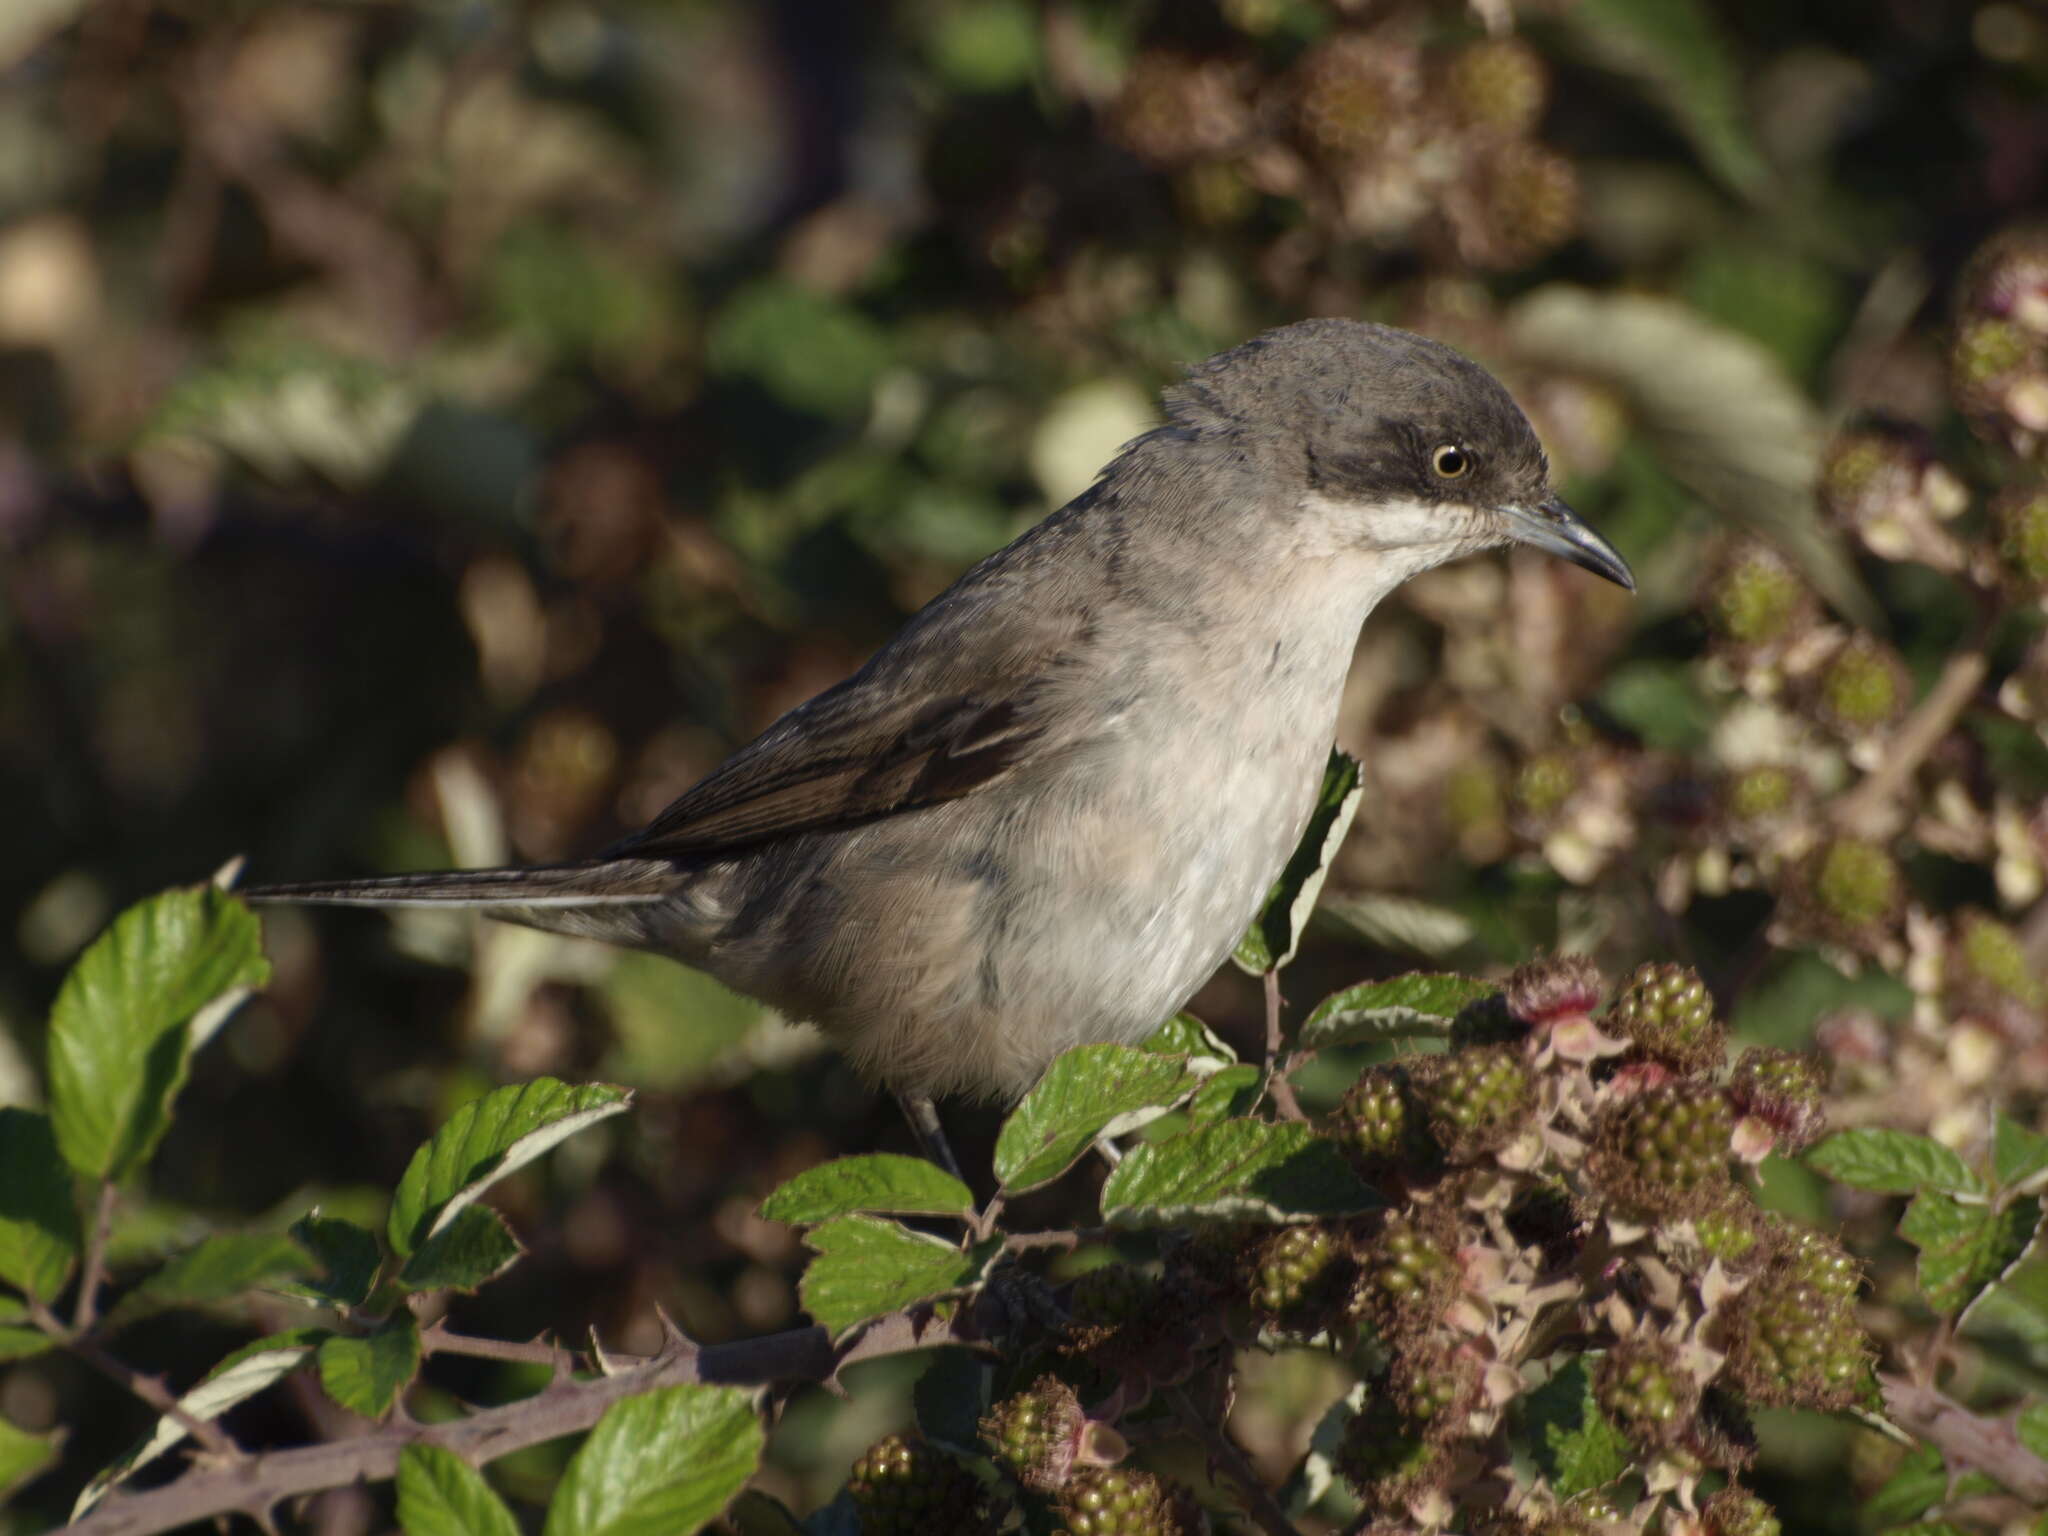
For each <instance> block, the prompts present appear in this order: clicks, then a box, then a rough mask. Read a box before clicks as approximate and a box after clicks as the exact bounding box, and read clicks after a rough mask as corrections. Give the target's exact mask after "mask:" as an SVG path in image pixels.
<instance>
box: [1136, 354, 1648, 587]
mask: <svg viewBox="0 0 2048 1536" xmlns="http://www.w3.org/2000/svg"><path fill="white" fill-rule="evenodd" d="M1167 409H1168V414H1169V417H1170V419H1171V420H1172V421H1173V422H1174V423H1175V424H1176V426H1178V427H1180V428H1182V429H1184V430H1191V431H1193V432H1194V433H1196V434H1198V435H1200V436H1203V437H1205V438H1208V439H1210V440H1212V441H1215V440H1219V439H1220V440H1223V441H1227V442H1230V443H1231V444H1232V451H1233V452H1237V453H1242V454H1245V455H1247V456H1249V457H1250V458H1252V459H1254V460H1256V461H1257V462H1258V464H1259V466H1260V469H1261V471H1262V472H1263V473H1264V474H1265V475H1267V476H1269V477H1276V478H1278V480H1279V481H1280V483H1281V485H1282V486H1284V487H1285V488H1286V490H1287V491H1289V492H1290V493H1292V494H1293V495H1294V497H1295V500H1294V501H1293V503H1292V505H1294V506H1295V507H1297V508H1298V509H1300V510H1301V511H1302V512H1304V513H1306V514H1307V516H1308V518H1309V519H1310V520H1311V521H1312V522H1313V523H1314V524H1315V526H1316V527H1317V528H1318V529H1319V530H1321V531H1322V533H1323V534H1324V535H1325V536H1326V537H1327V538H1328V539H1329V541H1330V545H1331V547H1333V548H1343V547H1349V548H1358V547H1364V548H1368V549H1374V550H1379V551H1383V552H1385V553H1387V554H1388V555H1389V556H1391V557H1393V558H1394V559H1395V560H1396V562H1397V563H1399V564H1400V565H1402V566H1404V567H1408V568H1410V573H1412V571H1420V570H1425V569H1427V568H1429V567H1430V566H1432V565H1437V564H1440V563H1441V562H1443V561H1445V560H1448V559H1452V558H1454V557H1455V556H1458V555H1461V554H1468V553H1471V552H1473V551H1475V550H1480V549H1490V548H1497V547H1499V546H1501V545H1506V544H1526V545H1528V546H1530V547H1531V548H1533V549H1540V550H1543V551H1545V552H1546V553H1548V554H1553V555H1557V556H1559V557H1561V558H1563V559H1565V560H1569V561H1571V562H1572V564H1574V565H1578V566H1583V567H1584V568H1585V569H1586V570H1589V571H1592V572H1593V573H1594V574H1595V575H1598V576H1604V577H1605V578H1607V580H1609V581H1612V582H1615V583H1617V584H1619V585H1620V586H1623V587H1626V588H1628V589H1630V590H1631V591H1633V590H1634V589H1635V576H1634V573H1632V572H1631V571H1630V570H1629V567H1628V562H1627V561H1626V560H1624V559H1622V557H1621V555H1620V553H1619V552H1618V551H1617V550H1616V549H1615V548H1614V546H1613V545H1612V544H1609V543H1608V542H1607V540H1605V539H1604V538H1602V537H1601V536H1600V535H1599V534H1598V533H1596V532H1594V531H1593V529H1592V528H1590V527H1588V526H1587V525H1586V524H1585V523H1584V522H1583V521H1581V520H1580V518H1579V517H1578V515H1577V514H1576V513H1575V512H1573V511H1572V509H1571V508H1570V507H1568V506H1566V505H1565V503H1564V501H1563V500H1562V499H1561V498H1560V497H1559V496H1558V495H1557V493H1556V492H1555V491H1554V490H1552V489H1551V486H1550V466H1549V463H1548V461H1547V460H1546V459H1545V458H1544V454H1543V448H1542V445H1541V444H1540V443H1538V442H1537V440H1536V434H1535V432H1534V431H1533V430H1532V429H1531V428H1530V426H1529V420H1528V418H1527V417H1526V416H1524V415H1523V414H1522V411H1521V408H1520V407H1519V406H1517V405H1516V404H1515V402H1514V399H1513V397H1512V396H1510V395H1509V394H1508V392H1507V390H1506V389H1504V388H1503V387H1502V386H1501V383H1500V381H1499V380H1498V379H1496V378H1494V376H1493V375H1492V374H1490V373H1488V372H1487V371H1486V370H1485V369H1484V368H1482V367H1480V366H1479V365H1478V364H1477V363H1475V362H1473V361H1472V360H1471V359H1469V358H1467V357H1465V356H1463V355H1462V354H1460V353H1458V352H1456V351H1453V350H1452V349H1451V348H1449V347H1447V346H1445V345H1444V344H1443V343H1441V342H1437V341H1432V340H1430V339H1429V338H1428V337H1426V336H1418V335H1416V334H1415V333H1414V332H1412V331H1402V330H1396V329H1395V328H1393V327H1391V326H1384V325H1371V324H1367V323H1364V322H1361V321H1356V320H1306V321H1302V322H1300V323H1299V324H1296V325H1289V326H1283V327H1281V328H1280V329H1278V330H1274V331H1268V332H1266V333H1265V334H1264V335H1262V336H1259V337H1256V338H1254V339H1253V340H1251V341H1248V342H1246V343H1245V344H1244V345H1243V346H1240V347H1236V348H1234V349H1232V350H1231V351H1228V352H1224V353H1220V354H1219V355H1217V356H1216V357H1213V358H1211V359H1209V361H1207V362H1206V363H1202V364H1200V365H1199V366H1197V367H1196V368H1195V369H1194V370H1192V371H1191V372H1190V374H1189V375H1188V378H1187V381H1186V382H1185V383H1184V384H1182V385H1181V386H1179V387H1178V388H1177V389H1174V390H1170V391H1169V392H1168V394H1167Z"/></svg>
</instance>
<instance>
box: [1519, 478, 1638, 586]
mask: <svg viewBox="0 0 2048 1536" xmlns="http://www.w3.org/2000/svg"><path fill="white" fill-rule="evenodd" d="M1500 510H1501V516H1502V517H1503V518H1504V519H1505V520H1506V523H1507V535H1508V537H1509V538H1511V539H1513V540H1514V541H1515V542H1516V543H1517V544H1526V545H1528V546H1529V547H1530V548H1531V549H1540V550H1542V551H1543V552H1544V553H1545V554H1550V555H1556V556H1558V557H1559V558H1560V559H1564V560H1569V561H1571V563H1572V564H1573V565H1576V566H1581V567H1583V568H1584V569H1586V570H1589V571H1591V572H1592V573H1593V574H1594V575H1595V576H1605V577H1606V578H1607V579H1608V580H1609V581H1611V582H1613V583H1614V584H1615V585H1616V586H1618V587H1626V588H1627V589H1628V590H1629V591H1631V592H1633V591H1635V589H1636V577H1635V572H1633V571H1631V570H1630V569H1629V568H1628V562H1627V561H1626V560H1624V559H1622V558H1621V552H1620V551H1619V550H1617V549H1616V548H1615V547H1614V546H1613V545H1612V544H1610V543H1608V542H1607V541H1606V540H1605V539H1603V538H1601V537H1600V535H1599V534H1597V533H1595V532H1594V531H1593V530H1592V529H1591V528H1589V527H1588V526H1587V525H1586V524H1585V523H1583V522H1581V521H1580V520H1579V514H1578V513H1576V512H1574V511H1573V510H1572V509H1571V508H1570V507H1568V506H1566V505H1565V504H1564V501H1563V499H1562V498H1561V497H1557V496H1546V497H1545V498H1544V499H1543V500H1542V501H1540V502H1538V503H1537V504H1536V505H1535V506H1533V507H1502V508H1501V509H1500Z"/></svg>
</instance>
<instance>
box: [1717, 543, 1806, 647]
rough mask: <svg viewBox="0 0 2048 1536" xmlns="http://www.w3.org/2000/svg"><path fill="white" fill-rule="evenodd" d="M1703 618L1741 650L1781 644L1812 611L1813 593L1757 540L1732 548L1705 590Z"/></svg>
mask: <svg viewBox="0 0 2048 1536" xmlns="http://www.w3.org/2000/svg"><path fill="white" fill-rule="evenodd" d="M1706 607H1707V620H1708V622H1709V623H1710V624H1711V625H1712V626H1713V628H1714V632H1715V633H1716V634H1717V635H1718V636H1719V637H1720V638H1721V639H1722V640H1724V641H1726V642H1727V643H1728V644H1730V645H1732V646H1735V647H1737V648H1738V649H1740V650H1759V649H1763V648H1765V647H1769V646H1775V645H1780V644H1782V643H1784V642H1785V641H1787V640H1790V639H1791V638H1792V636H1793V632H1794V631H1795V630H1797V629H1799V628H1801V627H1802V626H1803V625H1804V624H1805V623H1806V622H1807V620H1808V619H1809V618H1810V616H1811V608H1812V599H1811V597H1810V596H1809V595H1808V593H1807V590H1806V584H1805V583H1804V582H1802V581H1801V580H1800V579H1799V577H1798V575H1797V574H1796V573H1795V572H1794V571H1793V569H1792V567H1791V565H1790V564H1788V563H1787V562H1786V560H1785V558H1784V556H1782V555H1780V554H1778V553H1777V551H1775V550H1772V549H1767V548H1766V547H1764V546H1763V545H1761V544H1746V545H1743V546H1741V547H1740V548H1738V549H1736V550H1735V551H1733V552H1732V553H1731V554H1730V555H1729V556H1728V557H1727V558H1726V559H1725V560H1723V562H1722V563H1721V567H1720V569H1719V570H1718V571H1717V572H1716V573H1715V575H1714V577H1713V580H1712V582H1711V584H1710V585H1709V587H1708V590H1707V602H1706Z"/></svg>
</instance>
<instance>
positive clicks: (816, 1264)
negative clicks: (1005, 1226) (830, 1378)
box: [797, 1216, 1001, 1334]
mask: <svg viewBox="0 0 2048 1536" xmlns="http://www.w3.org/2000/svg"><path fill="white" fill-rule="evenodd" d="M804 1242H805V1243H806V1244H808V1245H809V1246H810V1247H811V1248H813V1249H815V1250H816V1251H817V1257H816V1258H814V1259H812V1260H811V1262H810V1264H809V1265H808V1266H807V1267H806V1268H805V1270H804V1274H803V1279H801V1280H800V1281H798V1282H797V1294H798V1295H799V1296H800V1297H801V1298H802V1300H803V1304H804V1310H805V1311H806V1312H808V1313H810V1315H811V1317H812V1320H813V1321H815V1322H817V1323H819V1324H821V1325H822V1326H823V1327H824V1328H826V1329H827V1330H828V1331H830V1332H831V1333H834V1334H839V1333H844V1332H845V1331H846V1330H847V1329H848V1328H851V1327H853V1326H854V1324H856V1323H864V1322H866V1321H867V1320H868V1319H870V1318H875V1317H883V1316H886V1315H888V1314H889V1313H891V1312H898V1311H901V1310H902V1309H903V1308H905V1307H907V1306H910V1305H912V1304H913V1303H915V1302H920V1301H930V1300H933V1299H934V1298H936V1297H940V1296H950V1295H952V1294H954V1293H955V1292H957V1291H962V1290H965V1289H967V1288H968V1287H969V1286H971V1285H973V1284H975V1283H976V1282H977V1281H978V1280H980V1279H981V1276H982V1274H983V1272H984V1271H985V1270H986V1269H987V1268H988V1265H989V1261H990V1260H991V1259H993V1258H994V1257H995V1255H996V1253H997V1251H998V1250H999V1249H1000V1247H1001V1241H1000V1239H991V1240H990V1241H989V1242H987V1243H981V1244H977V1245H976V1246H975V1247H973V1248H970V1249H962V1248H958V1247H956V1246H954V1245H953V1244H952V1243H948V1242H944V1241H942V1240H941V1239H939V1238H936V1237H929V1236H927V1235H925V1234H924V1233H922V1232H913V1231H911V1230H910V1229H909V1228H908V1227H906V1226H903V1225H901V1224H900V1223H898V1222H893V1221H883V1220H881V1219H880V1218H878V1217H874V1216H840V1217H836V1218H834V1219H833V1220H831V1221H828V1222H826V1223H825V1224H824V1225H823V1226H819V1227H813V1228H812V1229H811V1230H810V1231H809V1232H807V1233H806V1234H804Z"/></svg>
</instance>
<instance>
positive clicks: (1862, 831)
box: [1835, 640, 1990, 838]
mask: <svg viewBox="0 0 2048 1536" xmlns="http://www.w3.org/2000/svg"><path fill="white" fill-rule="evenodd" d="M1989 666H1990V663H1989V661H1988V660H1987V658H1986V656H1985V653H1984V647H1983V644H1982V642H1981V640H1980V641H1979V643H1977V644H1976V645H1973V646H1972V647H1971V648H1970V649H1969V650H1967V651H1960V652H1958V653H1957V654H1956V655H1953V656H1951V657H1949V659H1948V665H1947V666H1946V667H1944V668H1943V669H1942V673H1941V677H1940V679H1939V680H1938V681H1937V682H1936V683H1935V685H1934V688H1933V690H1932V691H1931V692H1930V693H1929V694H1928V695H1927V697H1926V698H1924V699H1922V700H1921V701H1920V704H1919V707H1918V708H1916V709H1915V710H1914V711H1913V713H1912V714H1910V715H1908V716H1907V717H1906V719H1905V722H1904V723H1903V724H1902V725H1900V727H1899V729H1898V730H1897V732H1896V733H1894V735H1893V736H1892V739H1891V744H1890V748H1889V750H1888V751H1887V752H1886V753H1885V756H1884V761H1883V762H1882V763H1881V764H1880V765H1879V766H1878V769H1877V771H1876V772H1875V773H1873V774H1871V776H1870V777H1869V778H1867V779H1865V780H1864V781H1863V782H1862V783H1861V784H1858V785H1857V786H1856V787H1855V788H1854V789H1852V790H1850V791H1849V793H1848V794H1846V795H1844V796H1843V797H1842V798H1841V799H1840V800H1839V801H1837V802H1836V805H1835V821H1836V823H1837V825H1839V826H1840V827H1841V828H1842V829H1843V830H1844V831H1846V832H1851V833H1854V834H1855V835H1856V836H1858V837H1868V838H1875V837H1881V836H1883V835H1884V834H1885V833H1886V832H1887V831H1888V830H1889V829H1888V828H1887V826H1886V825H1885V822H1886V819H1887V817H1888V815H1889V814H1890V812H1891V811H1892V808H1893V805H1892V803H1893V802H1894V801H1895V800H1897V799H1898V797H1899V795H1900V793H1901V792H1902V791H1903V790H1904V789H1905V788H1906V784H1907V782H1908V781H1909V780H1910V779H1911V778H1912V777H1913V775H1914V774H1915V773H1916V772H1918V771H1919V768H1920V765H1921V764H1922V763H1923V762H1925V761H1926V760H1927V754H1928V753H1930V752H1932V751H1933V750H1934V749H1935V748H1936V747H1937V746H1939V745H1940V744H1941V739H1942V738H1943V737H1944V736H1946V735H1947V734H1948V733H1949V728H1950V727H1951V726H1953V725H1954V724H1955V723H1956V717H1957V716H1959V715H1961V714H1962V712H1963V710H1964V709H1965V708H1966V707H1967V706H1968V704H1969V702H1970V700H1971V699H1972V698H1974V697H1975V696H1976V693H1977V688H1978V685H1979V684H1981V683H1982V682H1983V681H1984V674H1985V672H1986V671H1987V670H1988V669H1989Z"/></svg>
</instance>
